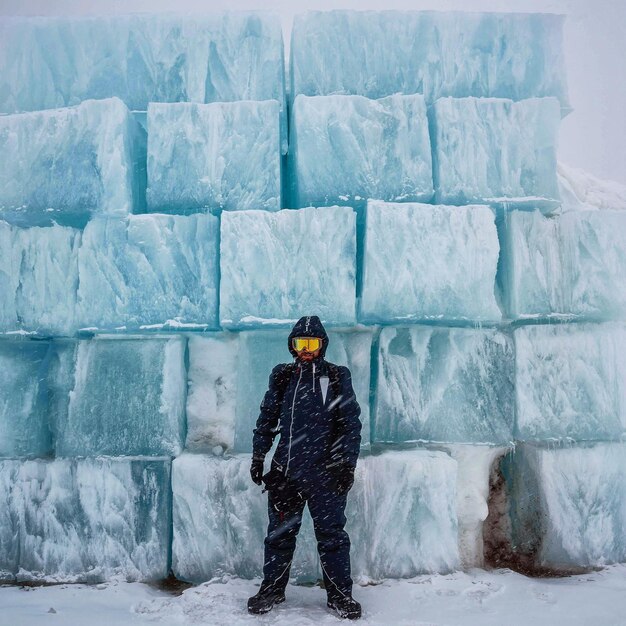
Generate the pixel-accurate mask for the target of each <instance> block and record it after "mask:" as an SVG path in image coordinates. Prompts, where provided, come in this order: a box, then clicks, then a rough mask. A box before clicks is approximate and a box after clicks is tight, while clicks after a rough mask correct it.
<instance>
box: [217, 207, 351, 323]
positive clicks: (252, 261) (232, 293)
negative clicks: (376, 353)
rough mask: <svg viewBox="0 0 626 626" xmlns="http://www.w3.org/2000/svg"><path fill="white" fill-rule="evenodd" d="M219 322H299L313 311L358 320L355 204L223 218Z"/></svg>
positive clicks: (325, 317)
mask: <svg viewBox="0 0 626 626" xmlns="http://www.w3.org/2000/svg"><path fill="white" fill-rule="evenodd" d="M220 252H221V254H220V276H221V279H220V323H221V325H222V326H223V327H226V328H245V327H255V326H261V325H267V324H269V325H277V324H279V325H283V326H291V325H293V324H294V323H295V322H296V321H297V320H298V319H299V318H300V317H301V316H302V315H305V314H308V313H311V314H313V313H314V314H316V315H318V316H319V317H320V319H321V320H322V322H324V323H325V324H331V325H333V324H334V325H340V324H344V325H348V324H353V323H354V321H355V276H356V261H355V254H356V213H355V212H354V211H353V210H352V209H351V208H350V207H326V208H313V207H310V208H306V209H299V210H289V209H286V210H282V211H277V212H270V211H234V212H230V211H229V212H224V213H222V215H221V238H220Z"/></svg>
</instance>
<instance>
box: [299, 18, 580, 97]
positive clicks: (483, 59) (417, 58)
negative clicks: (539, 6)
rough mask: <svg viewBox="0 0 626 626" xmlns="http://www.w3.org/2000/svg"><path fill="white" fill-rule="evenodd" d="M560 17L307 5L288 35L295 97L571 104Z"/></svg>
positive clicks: (562, 19)
mask: <svg viewBox="0 0 626 626" xmlns="http://www.w3.org/2000/svg"><path fill="white" fill-rule="evenodd" d="M563 23H564V17H563V16H562V15H548V14H545V13H544V14H540V13H478V12H474V13H467V12H465V13H463V12H434V11H410V12H408V11H309V12H307V13H304V14H302V15H297V16H296V18H295V20H294V24H293V29H292V33H291V52H290V56H291V97H292V98H295V97H296V96H297V95H298V94H301V93H302V94H306V95H309V96H316V95H328V94H333V93H336V94H359V95H362V96H367V97H368V98H381V97H383V96H389V95H391V94H395V93H407V94H412V93H422V94H424V95H425V96H426V100H427V102H428V103H431V102H433V101H434V100H436V99H437V98H440V97H442V96H455V97H463V96H478V97H485V96H497V97H503V98H511V99H513V100H521V99H523V98H529V97H532V96H556V97H557V98H559V100H560V101H561V106H563V107H564V108H565V109H567V108H568V107H569V105H568V100H567V83H566V73H565V57H564V54H563Z"/></svg>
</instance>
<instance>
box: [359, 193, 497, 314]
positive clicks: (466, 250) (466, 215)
mask: <svg viewBox="0 0 626 626" xmlns="http://www.w3.org/2000/svg"><path fill="white" fill-rule="evenodd" d="M364 249H365V250H364V260H363V264H364V270H363V289H362V295H361V310H360V315H359V319H360V320H361V321H367V322H379V323H380V322H392V321H396V320H397V321H402V320H410V319H418V320H419V319H421V320H426V319H434V320H456V319H466V320H483V321H487V320H492V321H498V320H499V319H500V317H501V313H500V309H499V308H498V305H497V303H496V297H495V281H496V269H497V264H498V253H499V244H498V234H497V232H496V224H495V216H494V213H493V211H492V210H491V209H490V208H489V207H487V206H467V207H456V206H442V205H434V206H433V205H429V204H417V203H385V202H378V201H375V200H370V201H369V202H368V204H367V215H366V226H365V241H364Z"/></svg>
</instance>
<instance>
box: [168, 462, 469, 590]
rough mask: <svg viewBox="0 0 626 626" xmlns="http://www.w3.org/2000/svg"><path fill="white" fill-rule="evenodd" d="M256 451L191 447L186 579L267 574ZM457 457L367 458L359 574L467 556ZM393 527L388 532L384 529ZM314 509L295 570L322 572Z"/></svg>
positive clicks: (177, 527) (352, 530)
mask: <svg viewBox="0 0 626 626" xmlns="http://www.w3.org/2000/svg"><path fill="white" fill-rule="evenodd" d="M249 465H250V456H249V455H247V454H246V455H241V456H236V457H231V458H219V457H214V456H205V455H193V454H184V455H181V456H180V457H178V458H177V459H175V460H174V462H173V466H172V490H173V502H174V507H173V511H174V513H173V515H174V539H173V544H172V568H173V571H174V573H175V575H176V576H177V577H179V578H181V579H183V580H189V581H192V582H201V581H204V580H208V579H209V578H211V577H213V576H219V575H222V574H235V575H238V576H244V577H248V578H249V577H253V576H258V575H260V574H261V568H262V563H263V538H264V536H265V531H266V529H267V500H266V496H265V495H261V489H260V488H259V487H257V486H256V485H254V484H253V483H252V482H251V480H250V474H249ZM456 470H457V464H456V462H455V461H454V460H453V459H452V458H451V457H450V456H448V455H447V454H445V453H443V452H428V451H425V450H421V451H419V450H409V451H401V452H387V453H385V454H382V455H379V456H370V457H364V458H362V459H360V460H359V462H358V465H357V471H356V479H355V485H354V487H353V490H352V491H351V492H350V494H349V496H348V506H347V509H346V516H347V518H348V522H347V525H346V530H347V532H348V533H349V535H350V538H351V542H352V549H351V562H352V575H353V577H354V578H355V579H374V580H380V579H382V578H385V577H394V578H395V577H409V576H414V575H416V574H418V573H424V572H429V573H434V572H448V571H451V570H453V569H455V568H456V567H458V564H459V555H458V545H457V523H456ZM381 529H384V532H381ZM312 530H313V528H312V524H311V522H310V520H309V515H308V512H305V515H304V522H303V527H302V529H301V530H300V534H299V536H298V547H297V549H296V554H295V557H294V564H293V566H292V572H291V574H292V576H295V577H296V578H300V579H301V580H305V579H309V580H310V579H313V580H315V579H316V578H318V577H319V576H320V572H319V569H318V567H319V566H317V565H316V548H315V539H314V536H313V532H312Z"/></svg>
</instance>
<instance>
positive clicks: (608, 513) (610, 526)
mask: <svg viewBox="0 0 626 626" xmlns="http://www.w3.org/2000/svg"><path fill="white" fill-rule="evenodd" d="M512 462H513V464H514V465H513V467H512V470H513V475H512V487H511V491H512V495H513V498H512V506H513V514H512V521H513V526H512V528H513V541H514V542H515V544H516V548H517V550H518V551H519V552H520V553H521V554H525V555H528V556H530V558H532V559H534V561H535V563H536V564H537V565H540V566H544V567H551V568H556V569H558V568H563V569H567V568H571V567H576V566H578V567H580V566H590V565H591V566H598V565H606V564H607V563H615V562H620V561H624V560H626V506H624V502H626V444H624V443H598V444H594V445H592V446H588V447H565V448H561V449H558V448H557V449H555V448H551V447H546V446H538V445H531V444H524V445H522V446H519V447H518V448H517V449H516V452H515V455H514V457H513V461H512Z"/></svg>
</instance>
